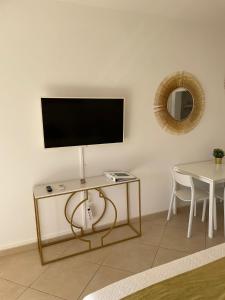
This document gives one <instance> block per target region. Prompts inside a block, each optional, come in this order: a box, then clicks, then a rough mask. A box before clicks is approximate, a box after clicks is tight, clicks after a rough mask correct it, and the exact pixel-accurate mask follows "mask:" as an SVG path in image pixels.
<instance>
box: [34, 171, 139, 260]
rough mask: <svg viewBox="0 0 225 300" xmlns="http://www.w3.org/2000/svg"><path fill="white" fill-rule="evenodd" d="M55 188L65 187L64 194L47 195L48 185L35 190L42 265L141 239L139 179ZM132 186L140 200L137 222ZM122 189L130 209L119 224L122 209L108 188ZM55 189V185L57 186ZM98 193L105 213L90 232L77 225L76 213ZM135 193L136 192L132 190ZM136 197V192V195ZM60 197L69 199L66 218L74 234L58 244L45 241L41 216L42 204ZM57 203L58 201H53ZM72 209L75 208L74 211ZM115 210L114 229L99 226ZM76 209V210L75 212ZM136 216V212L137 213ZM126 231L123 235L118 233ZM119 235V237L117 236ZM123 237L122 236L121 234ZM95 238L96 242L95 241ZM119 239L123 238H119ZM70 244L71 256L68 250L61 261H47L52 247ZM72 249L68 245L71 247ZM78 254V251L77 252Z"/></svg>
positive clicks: (101, 178) (103, 179) (100, 180)
mask: <svg viewBox="0 0 225 300" xmlns="http://www.w3.org/2000/svg"><path fill="white" fill-rule="evenodd" d="M55 185H63V186H64V190H63V191H58V190H54V188H53V190H52V192H47V190H46V184H42V185H37V186H35V187H34V189H33V197H34V207H35V218H36V228H37V240H38V249H39V253H40V258H41V263H42V264H43V265H44V264H47V263H51V262H55V261H58V260H61V259H63V258H67V257H71V256H74V255H78V254H81V253H86V252H89V251H93V250H96V249H99V248H102V247H106V246H109V245H112V244H116V243H119V242H122V241H125V240H129V239H133V238H135V237H139V236H141V191H140V179H138V178H136V179H133V180H129V181H128V180H127V181H123V182H113V181H111V180H109V179H107V178H106V177H105V176H98V177H89V178H86V182H85V183H83V184H81V183H80V180H79V179H74V180H69V181H64V182H57V183H55ZM130 185H137V186H136V191H137V198H133V200H135V202H136V205H135V207H137V212H136V215H137V216H138V217H136V218H135V219H131V203H130V202H131V201H130ZM119 186H124V189H122V187H121V193H123V192H124V193H125V201H126V203H125V207H126V218H125V220H123V221H118V209H119V208H118V207H117V206H116V204H115V202H114V201H113V200H112V199H110V198H109V197H108V196H107V189H108V188H118V187H119ZM53 187H54V184H53ZM90 191H95V192H96V193H97V195H98V199H97V200H98V201H102V204H103V210H102V212H101V214H100V215H99V216H97V219H95V221H94V222H93V223H92V225H91V229H89V230H86V229H85V228H83V226H81V225H77V223H76V222H75V213H76V211H77V209H79V208H80V207H81V206H82V205H83V204H84V203H85V202H86V201H88V197H89V192H90ZM132 191H133V190H132ZM79 193H82V194H83V195H84V197H83V199H82V200H81V201H79V203H78V204H77V205H76V206H75V207H74V205H73V202H72V201H71V200H72V198H73V196H75V195H77V194H79ZM135 193H136V192H135ZM60 195H68V199H67V201H66V204H65V207H64V214H65V218H66V220H67V222H68V224H69V226H70V229H71V234H67V235H66V236H65V237H60V238H57V239H54V240H51V241H49V240H43V236H42V230H41V216H40V213H39V204H40V201H46V200H47V198H50V197H57V196H60ZM53 200H54V199H53ZM121 201H122V198H121ZM71 206H72V207H71ZM110 207H111V209H112V211H113V214H110V215H112V216H113V221H112V222H110V225H104V226H103V225H99V222H100V221H101V220H102V219H103V217H104V216H105V213H106V212H107V210H108V209H110ZM71 208H72V210H71ZM133 213H134V211H133ZM124 227H127V228H126V231H125V232H126V236H125V237H124V234H125V233H124V231H123V228H124ZM118 230H119V231H120V230H122V232H121V231H120V232H118ZM114 233H115V234H114ZM118 233H119V234H118ZM93 237H94V238H96V240H97V242H98V243H96V240H95V241H93ZM118 237H119V238H118ZM63 242H70V243H71V245H70V247H72V250H73V251H72V253H71V249H70V251H69V252H67V251H66V250H65V251H64V252H63V255H62V256H60V257H58V256H57V258H52V259H49V256H47V258H46V257H45V253H44V249H46V248H47V247H49V246H53V245H55V244H58V243H63ZM67 246H68V245H67ZM75 250H76V251H75Z"/></svg>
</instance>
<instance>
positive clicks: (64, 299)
mask: <svg viewBox="0 0 225 300" xmlns="http://www.w3.org/2000/svg"><path fill="white" fill-rule="evenodd" d="M27 289H30V290H33V291H36V292H40V293H42V294H45V295H48V296H52V297H55V298H58V299H59V300H67V299H66V298H62V297H59V296H56V295H54V294H50V293H47V292H45V291H42V290H38V289H36V288H30V287H29V288H27Z"/></svg>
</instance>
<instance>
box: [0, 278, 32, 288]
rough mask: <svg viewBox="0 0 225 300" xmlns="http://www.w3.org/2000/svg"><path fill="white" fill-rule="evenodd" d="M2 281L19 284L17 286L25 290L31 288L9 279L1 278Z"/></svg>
mask: <svg viewBox="0 0 225 300" xmlns="http://www.w3.org/2000/svg"><path fill="white" fill-rule="evenodd" d="M0 279H1V280H5V281H8V282H10V283H14V284H17V285H19V286H21V287H24V288H29V286H27V285H23V284H21V283H18V282H16V281H13V280H11V279H7V278H4V277H1V276H0Z"/></svg>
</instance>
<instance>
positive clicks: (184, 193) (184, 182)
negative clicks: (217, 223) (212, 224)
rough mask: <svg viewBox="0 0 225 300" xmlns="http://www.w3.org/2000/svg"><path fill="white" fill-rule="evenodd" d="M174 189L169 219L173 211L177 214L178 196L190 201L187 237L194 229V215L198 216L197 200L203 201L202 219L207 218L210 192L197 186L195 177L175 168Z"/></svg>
mask: <svg viewBox="0 0 225 300" xmlns="http://www.w3.org/2000/svg"><path fill="white" fill-rule="evenodd" d="M172 174H173V191H172V195H171V200H170V206H169V211H168V216H167V221H169V220H170V218H171V213H172V211H173V213H174V214H176V198H179V199H180V200H182V201H185V202H190V213H189V222H188V233H187V237H188V238H190V237H191V231H192V221H193V216H194V215H195V216H196V203H197V201H203V202H204V205H203V211H202V221H203V222H204V220H205V212H206V205H207V200H208V198H209V194H208V193H207V192H206V191H204V190H201V189H199V188H196V187H195V186H194V183H193V179H192V177H191V176H190V175H186V174H182V173H179V172H178V171H176V169H174V170H173V173H172Z"/></svg>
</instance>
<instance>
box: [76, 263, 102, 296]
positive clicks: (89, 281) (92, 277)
mask: <svg viewBox="0 0 225 300" xmlns="http://www.w3.org/2000/svg"><path fill="white" fill-rule="evenodd" d="M100 268H101V265H99V267H98V269H97V270H96V271H95V273H94V274H93V276H91V278H90V279H89V280H88V282H87V284H86V285H85V287H84V288H83V289H82V291H81V293H80V294H79V296H78V297H77V299H80V297H81V295H82V294H83V292H84V291H85V289H86V288H87V287H88V285H89V284H90V283H91V281H92V280H93V279H94V278H95V276H96V274H97V272H98V271H99V270H100Z"/></svg>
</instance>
